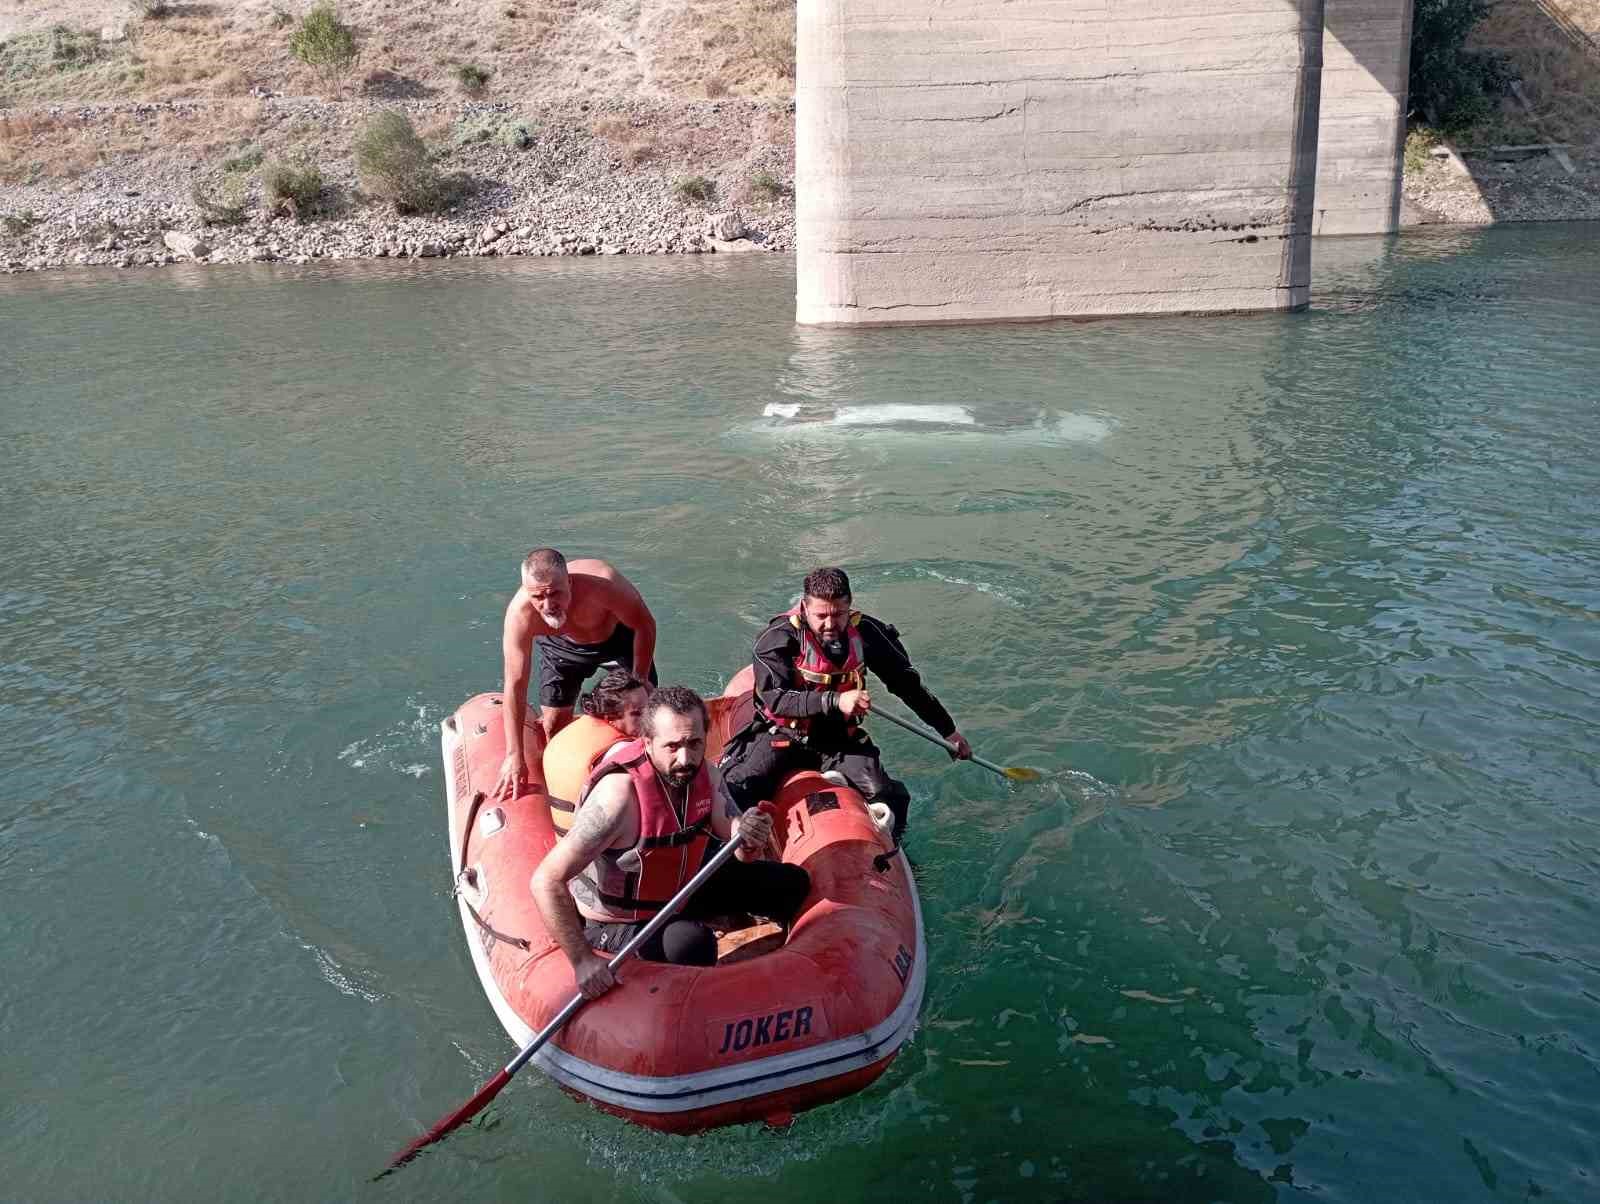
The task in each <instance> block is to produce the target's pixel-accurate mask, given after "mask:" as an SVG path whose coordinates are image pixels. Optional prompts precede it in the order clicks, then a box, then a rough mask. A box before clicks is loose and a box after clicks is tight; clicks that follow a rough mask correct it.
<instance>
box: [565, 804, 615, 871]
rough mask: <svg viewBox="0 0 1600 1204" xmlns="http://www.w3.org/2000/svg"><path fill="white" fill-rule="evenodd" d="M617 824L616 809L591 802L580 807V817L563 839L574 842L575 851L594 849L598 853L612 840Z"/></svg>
mask: <svg viewBox="0 0 1600 1204" xmlns="http://www.w3.org/2000/svg"><path fill="white" fill-rule="evenodd" d="M616 825H617V816H616V813H615V811H614V810H612V809H611V808H608V807H606V806H604V805H603V804H601V803H598V802H595V803H591V804H589V805H588V806H585V807H580V808H578V817H577V818H576V819H575V820H573V821H572V830H571V831H569V832H568V833H567V834H566V836H565V837H564V838H563V839H564V840H567V841H571V842H572V845H573V846H574V850H573V851H574V852H584V851H589V850H591V849H592V851H593V852H594V853H595V854H596V855H598V854H599V853H601V852H603V851H604V850H605V847H606V845H608V844H609V843H610V842H611V833H612V830H613V829H614V828H615V827H616ZM591 860H593V858H591Z"/></svg>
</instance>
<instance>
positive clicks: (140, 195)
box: [0, 95, 794, 272]
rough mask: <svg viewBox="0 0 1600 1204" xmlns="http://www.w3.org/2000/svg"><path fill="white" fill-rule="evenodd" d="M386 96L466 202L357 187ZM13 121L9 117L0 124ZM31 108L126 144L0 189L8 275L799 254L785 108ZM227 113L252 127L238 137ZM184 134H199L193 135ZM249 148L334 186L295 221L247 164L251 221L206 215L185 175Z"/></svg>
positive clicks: (60, 130) (201, 175)
mask: <svg viewBox="0 0 1600 1204" xmlns="http://www.w3.org/2000/svg"><path fill="white" fill-rule="evenodd" d="M380 108H398V109H401V110H403V111H405V112H406V113H407V115H408V116H409V117H410V118H411V119H412V121H413V123H414V124H415V125H416V127H417V128H418V129H419V130H420V131H422V132H423V133H424V134H426V135H427V136H428V142H429V145H430V147H432V148H434V149H435V151H436V153H437V154H438V158H439V168H440V170H441V171H442V172H444V173H446V174H448V175H452V176H454V177H455V178H456V179H457V180H458V181H460V182H461V184H462V188H461V190H460V199H459V200H458V201H457V202H456V203H455V204H454V205H453V206H452V207H450V208H449V209H448V210H446V211H445V212H443V213H440V214H438V215H433V216H425V217H424V216H400V215H398V214H396V213H395V212H394V210H393V208H392V207H390V206H388V205H386V204H383V203H380V202H377V201H374V200H370V199H368V198H365V197H363V196H362V194H361V191H360V188H359V184H358V181H357V179H356V173H355V167H354V162H353V159H352V156H351V146H352V143H353V140H354V137H355V133H356V131H357V129H358V128H359V126H360V125H361V123H362V122H363V121H364V120H365V119H366V118H367V117H369V116H370V115H371V114H372V113H373V112H375V111H377V110H378V109H380ZM13 115H14V114H7V113H5V112H3V111H0V118H4V117H7V116H13ZM26 116H27V117H28V118H29V119H31V120H32V121H33V122H34V123H35V124H36V125H37V126H38V127H39V128H40V129H41V130H42V131H43V134H42V135H41V137H42V138H45V139H47V138H49V137H50V136H52V135H54V136H56V137H57V138H58V140H62V141H64V140H65V139H67V138H71V139H74V140H75V141H76V144H80V145H81V144H87V145H90V146H94V145H96V144H97V143H100V144H107V145H112V146H117V147H122V148H127V147H129V146H130V145H131V146H132V147H133V148H134V149H132V150H127V149H123V150H121V152H120V153H105V154H101V155H100V156H99V162H98V163H97V164H95V165H94V166H92V167H89V168H88V170H85V171H83V172H82V173H81V174H77V175H76V176H75V177H74V178H71V179H58V178H49V177H48V176H47V175H45V173H44V172H43V171H38V172H35V174H36V175H37V176H38V177H39V178H36V179H34V180H32V181H31V182H27V181H21V182H16V181H14V182H12V183H9V184H4V185H0V217H3V218H4V219H6V220H5V225H4V226H3V227H0V271H5V272H26V271H39V270H44V269H50V268H59V267H66V266H71V265H88V264H95V265H105V266H114V267H123V268H138V267H149V266H159V265H164V264H171V263H176V262H186V261H195V260H198V261H203V262H208V263H242V262H251V261H254V262H262V261H270V260H288V261H294V262H299V261H309V260H313V259H357V258H381V257H389V256H414V257H424V258H426V257H447V256H482V255H590V254H596V255H616V254H630V255H639V254H699V253H706V252H721V253H728V252H734V251H760V250H766V251H789V250H792V249H793V246H794V206H793V198H792V192H791V191H790V189H789V184H790V181H792V179H793V128H794V125H793V122H794V118H793V105H792V104H791V103H788V102H762V101H748V100H715V101H711V100H708V101H699V102H661V103H653V102H648V101H629V102H623V103H618V104H615V105H609V106H601V105H593V106H591V105H588V104H581V103H580V104H576V105H570V106H546V107H543V108H532V109H530V108H529V107H527V106H522V107H518V108H513V107H512V106H509V105H505V104H486V103H473V102H470V101H454V102H450V101H442V102H430V101H412V102H399V103H396V102H393V101H383V102H380V101H345V102H330V101H324V100H319V99H315V98H309V97H292V98H291V97H276V96H270V95H268V96H258V97H254V98H249V99H247V100H243V101H239V100H235V101H228V102H217V101H169V102H142V103H140V102H120V103H109V104H98V105H63V106H55V107H51V108H46V109H38V110H30V111H29V112H28V114H27V115H26ZM230 122H231V123H232V126H233V127H240V128H244V129H245V130H246V131H247V132H246V134H245V135H244V136H243V137H238V138H235V139H234V140H233V141H232V143H230V142H229V140H228V136H227V134H228V127H229V124H230ZM190 129H192V130H193V131H195V134H194V136H193V138H192V139H188V140H185V139H184V132H185V131H186V130H190ZM175 131H176V133H177V140H176V142H175V141H174V132H175ZM207 131H210V132H207ZM218 131H221V132H220V133H219V132H218ZM144 148H148V149H144ZM252 152H253V153H255V154H256V155H265V156H267V157H268V158H271V157H273V156H294V157H297V158H300V159H304V160H309V161H312V162H315V163H316V164H317V165H318V166H319V167H320V168H321V170H322V173H323V176H324V179H325V180H326V182H327V187H326V188H325V190H324V193H323V195H322V198H321V199H320V201H319V203H318V205H317V212H315V213H313V214H311V215H309V216H308V217H307V220H303V221H297V220H295V219H294V218H292V217H290V216H288V215H285V214H282V213H273V212H269V211H268V207H267V206H266V204H265V203H264V201H263V198H262V196H261V189H260V185H259V183H258V182H256V181H255V180H254V178H253V176H250V175H249V173H248V170H245V171H241V172H240V173H239V174H240V176H241V178H242V179H249V183H248V192H247V194H246V195H247V197H248V201H249V206H248V210H247V213H246V216H245V219H244V220H243V222H242V223H240V224H238V225H208V224H206V222H205V221H204V220H203V219H202V216H201V214H200V212H199V210H198V207H197V205H196V203H195V201H194V200H193V197H192V193H193V190H194V186H195V184H196V183H197V182H198V183H200V184H201V185H202V187H204V188H210V189H215V188H216V187H217V185H218V184H219V183H220V182H221V181H222V179H223V176H224V172H223V167H222V165H223V164H224V163H225V162H226V161H227V160H228V158H229V157H230V156H231V157H233V158H235V159H237V158H238V157H239V156H240V155H241V154H244V155H249V154H251V153H252ZM12 175H13V176H15V175H16V172H15V171H13V173H12ZM688 176H703V177H705V178H707V179H709V180H711V181H712V182H713V183H714V185H715V195H714V196H713V197H711V198H708V199H707V200H705V201H694V200H688V199H685V198H684V197H683V196H682V195H680V191H679V189H678V188H677V182H678V181H679V180H682V179H684V178H686V177H688Z"/></svg>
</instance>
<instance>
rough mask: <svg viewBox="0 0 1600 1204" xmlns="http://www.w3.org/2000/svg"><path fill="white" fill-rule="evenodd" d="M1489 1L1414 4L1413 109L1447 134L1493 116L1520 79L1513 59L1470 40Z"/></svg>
mask: <svg viewBox="0 0 1600 1204" xmlns="http://www.w3.org/2000/svg"><path fill="white" fill-rule="evenodd" d="M1491 7H1492V3H1491V0H1415V6H1414V8H1413V9H1412V18H1411V108H1412V111H1413V112H1418V113H1422V114H1424V115H1425V116H1426V117H1427V118H1428V121H1429V122H1430V123H1432V124H1437V125H1439V126H1441V127H1442V128H1444V129H1446V130H1459V129H1464V128H1466V127H1467V126H1471V125H1475V124H1476V123H1477V122H1479V121H1482V120H1484V119H1485V118H1486V117H1489V116H1490V115H1491V114H1493V112H1494V110H1495V106H1496V105H1497V104H1498V103H1499V99H1500V97H1502V96H1504V95H1505V94H1506V93H1507V92H1508V91H1509V90H1510V87H1511V82H1512V81H1513V80H1514V79H1515V78H1516V74H1515V72H1514V71H1513V70H1512V68H1511V63H1510V60H1509V59H1507V58H1506V56H1505V55H1503V54H1498V53H1495V52H1493V51H1487V50H1468V49H1466V41H1467V38H1468V36H1469V35H1470V34H1471V33H1472V31H1473V29H1475V28H1476V27H1477V24H1478V22H1479V21H1481V20H1483V18H1484V16H1485V15H1486V14H1487V13H1488V11H1489V9H1490V8H1491Z"/></svg>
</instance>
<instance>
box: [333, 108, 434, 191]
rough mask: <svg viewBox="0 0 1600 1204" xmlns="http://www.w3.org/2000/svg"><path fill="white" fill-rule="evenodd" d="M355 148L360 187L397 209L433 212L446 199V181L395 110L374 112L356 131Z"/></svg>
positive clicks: (421, 142)
mask: <svg viewBox="0 0 1600 1204" xmlns="http://www.w3.org/2000/svg"><path fill="white" fill-rule="evenodd" d="M355 152H356V172H357V174H358V175H359V176H360V179H361V187H362V189H363V190H364V191H365V192H367V193H368V194H370V195H372V196H374V197H377V198H378V199H379V200H383V201H388V202H390V203H391V204H392V205H394V207H395V209H396V210H397V211H398V212H400V213H434V212H437V211H438V210H440V209H442V208H444V206H445V205H446V204H448V203H449V201H450V193H451V190H450V187H449V184H448V183H447V182H446V181H445V180H444V178H443V177H441V176H440V175H439V171H438V169H437V168H436V167H435V166H434V164H433V156H432V155H430V154H429V153H428V148H427V146H426V145H425V144H424V143H423V141H422V139H421V138H420V137H418V136H417V131H416V130H415V129H414V128H413V127H412V125H411V119H410V118H409V117H407V116H406V115H405V114H404V113H402V112H400V111H399V110H397V109H385V110H384V111H383V112H381V113H377V114H374V115H373V116H372V117H371V118H370V119H369V120H368V121H367V123H366V124H365V125H363V126H362V127H361V130H360V132H359V133H358V134H357V135H356V145H355Z"/></svg>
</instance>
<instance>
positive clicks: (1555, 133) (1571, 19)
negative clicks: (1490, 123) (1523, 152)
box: [1470, 0, 1600, 144]
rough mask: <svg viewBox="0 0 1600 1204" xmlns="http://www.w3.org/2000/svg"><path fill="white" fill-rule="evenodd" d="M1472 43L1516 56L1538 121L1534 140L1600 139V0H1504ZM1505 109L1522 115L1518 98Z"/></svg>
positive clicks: (1513, 58)
mask: <svg viewBox="0 0 1600 1204" xmlns="http://www.w3.org/2000/svg"><path fill="white" fill-rule="evenodd" d="M1470 44H1471V45H1472V46H1475V47H1482V48H1484V49H1491V50H1500V51H1504V52H1505V53H1506V54H1508V55H1509V56H1510V58H1511V61H1512V63H1513V64H1514V65H1515V67H1516V70H1517V73H1518V74H1519V75H1520V76H1521V77H1522V91H1523V95H1525V96H1526V97H1527V98H1528V102H1529V103H1530V104H1531V105H1532V106H1533V110H1534V116H1535V117H1536V118H1537V119H1538V130H1537V132H1538V134H1539V135H1540V136H1539V137H1538V138H1536V139H1531V140H1536V141H1545V140H1547V139H1550V140H1555V141H1559V142H1573V143H1580V144H1581V143H1588V142H1593V141H1595V140H1596V138H1597V137H1600V0H1501V3H1499V4H1496V5H1495V6H1494V8H1493V9H1491V10H1490V12H1489V15H1488V16H1487V17H1485V18H1484V20H1483V22H1482V24H1480V25H1479V26H1478V28H1477V29H1476V30H1474V31H1473V35H1472V38H1471V42H1470ZM1503 111H1504V112H1505V113H1506V115H1507V116H1509V117H1511V118H1512V120H1513V121H1516V120H1518V119H1520V118H1521V115H1522V108H1521V106H1520V105H1518V104H1516V102H1515V101H1510V102H1508V103H1507V104H1506V105H1504V106H1503ZM1473 140H1474V141H1477V139H1476V138H1474V139H1473Z"/></svg>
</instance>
